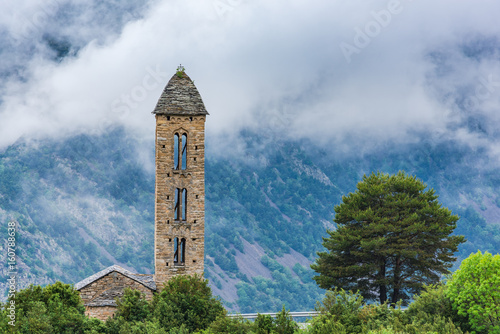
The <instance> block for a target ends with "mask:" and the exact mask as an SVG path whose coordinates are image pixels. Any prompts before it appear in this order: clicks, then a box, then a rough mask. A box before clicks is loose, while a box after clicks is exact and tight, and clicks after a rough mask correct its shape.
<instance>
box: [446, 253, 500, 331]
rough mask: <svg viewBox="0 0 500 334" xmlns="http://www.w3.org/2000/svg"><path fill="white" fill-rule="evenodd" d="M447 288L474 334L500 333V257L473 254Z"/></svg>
mask: <svg viewBox="0 0 500 334" xmlns="http://www.w3.org/2000/svg"><path fill="white" fill-rule="evenodd" d="M447 285H448V290H447V295H448V296H449V298H450V299H451V301H452V303H453V308H454V309H455V310H457V312H458V314H459V315H461V316H464V317H468V319H469V324H470V327H471V329H472V333H500V290H499V287H500V255H498V254H497V255H495V256H493V255H491V254H490V253H488V252H485V253H484V254H482V253H481V252H480V251H478V252H477V253H475V254H471V255H470V256H469V257H468V258H467V259H465V260H464V261H462V264H461V265H460V269H458V270H457V271H456V272H455V273H454V274H453V277H452V278H451V279H450V280H449V282H448V283H447Z"/></svg>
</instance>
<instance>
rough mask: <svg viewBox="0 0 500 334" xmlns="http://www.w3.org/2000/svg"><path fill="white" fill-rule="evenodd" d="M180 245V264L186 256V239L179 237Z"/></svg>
mask: <svg viewBox="0 0 500 334" xmlns="http://www.w3.org/2000/svg"><path fill="white" fill-rule="evenodd" d="M179 247H180V261H181V264H184V260H185V258H186V239H184V238H182V239H181V244H180V245H179Z"/></svg>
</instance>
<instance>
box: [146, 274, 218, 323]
mask: <svg viewBox="0 0 500 334" xmlns="http://www.w3.org/2000/svg"><path fill="white" fill-rule="evenodd" d="M151 308H152V316H153V317H154V318H156V319H157V320H158V321H159V322H160V324H161V326H162V327H163V328H165V329H166V330H171V329H173V328H176V327H180V326H182V325H184V326H186V328H187V329H188V330H189V331H190V332H193V331H195V330H203V329H206V328H207V327H208V326H209V325H210V324H211V323H212V322H213V321H214V320H215V319H216V318H217V317H218V316H220V315H223V314H225V309H224V307H223V306H222V303H221V302H220V301H219V300H218V299H216V298H214V297H213V296H212V291H211V289H210V287H209V286H208V281H207V280H205V279H203V278H202V277H199V276H197V275H195V276H184V275H178V276H174V277H173V278H172V279H170V280H169V281H168V282H167V283H165V286H164V288H163V289H162V291H161V292H160V293H159V294H156V295H155V296H154V298H153V301H152V304H151Z"/></svg>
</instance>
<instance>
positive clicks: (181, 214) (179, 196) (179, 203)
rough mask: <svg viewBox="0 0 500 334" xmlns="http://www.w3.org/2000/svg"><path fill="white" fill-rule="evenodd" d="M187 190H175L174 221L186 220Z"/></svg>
mask: <svg viewBox="0 0 500 334" xmlns="http://www.w3.org/2000/svg"><path fill="white" fill-rule="evenodd" d="M186 217H187V190H186V188H184V189H180V188H175V203H174V220H186Z"/></svg>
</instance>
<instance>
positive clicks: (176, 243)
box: [174, 238, 179, 264]
mask: <svg viewBox="0 0 500 334" xmlns="http://www.w3.org/2000/svg"><path fill="white" fill-rule="evenodd" d="M177 263H179V238H175V239H174V264H177Z"/></svg>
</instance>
